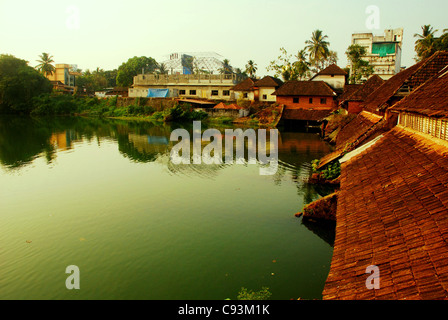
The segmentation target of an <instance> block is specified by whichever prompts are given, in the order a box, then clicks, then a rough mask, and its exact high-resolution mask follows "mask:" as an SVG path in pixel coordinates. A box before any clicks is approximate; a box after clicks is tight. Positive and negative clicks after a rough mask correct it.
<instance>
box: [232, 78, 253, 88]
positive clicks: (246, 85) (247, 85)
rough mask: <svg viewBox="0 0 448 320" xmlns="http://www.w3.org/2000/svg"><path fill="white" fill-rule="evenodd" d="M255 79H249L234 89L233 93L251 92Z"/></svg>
mask: <svg viewBox="0 0 448 320" xmlns="http://www.w3.org/2000/svg"><path fill="white" fill-rule="evenodd" d="M255 81H256V80H255V79H252V78H247V79H246V80H244V81H242V82H240V83H238V84H237V85H236V86H234V87H233V88H232V90H233V91H251V90H252V89H253V88H252V87H253V86H254V83H255Z"/></svg>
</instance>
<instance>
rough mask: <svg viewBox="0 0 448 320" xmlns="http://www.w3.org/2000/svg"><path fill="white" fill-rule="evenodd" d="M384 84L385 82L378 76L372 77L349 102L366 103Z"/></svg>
mask: <svg viewBox="0 0 448 320" xmlns="http://www.w3.org/2000/svg"><path fill="white" fill-rule="evenodd" d="M383 83H384V80H383V79H381V78H380V76H378V75H377V74H374V75H373V76H371V77H370V78H369V79H368V80H367V81H366V82H364V84H363V85H362V86H361V88H359V89H358V90H357V91H355V92H354V93H353V94H351V95H350V96H349V97H348V98H347V99H346V100H347V101H364V100H365V99H366V98H367V97H368V96H369V95H370V94H371V93H372V92H373V91H375V90H376V89H377V88H379V87H380V86H381V85H382V84H383Z"/></svg>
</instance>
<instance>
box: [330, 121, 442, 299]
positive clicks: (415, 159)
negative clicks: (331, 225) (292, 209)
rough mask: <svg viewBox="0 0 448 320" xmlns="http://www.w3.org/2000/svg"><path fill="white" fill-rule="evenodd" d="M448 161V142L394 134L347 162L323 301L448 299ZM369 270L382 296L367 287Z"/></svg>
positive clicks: (407, 131) (397, 131)
mask: <svg viewBox="0 0 448 320" xmlns="http://www.w3.org/2000/svg"><path fill="white" fill-rule="evenodd" d="M447 155H448V147H447V144H446V143H445V144H444V143H439V142H438V141H437V140H435V139H428V138H427V137H426V136H424V135H422V134H419V133H416V132H414V131H412V130H410V129H405V128H402V127H395V128H394V129H392V130H390V131H389V132H388V133H386V134H384V136H383V137H382V138H381V139H380V140H378V141H377V142H376V143H375V144H373V145H372V146H371V147H370V148H368V149H367V150H365V151H364V152H362V153H360V154H358V155H355V156H354V157H352V158H351V159H349V160H348V161H347V162H344V163H342V174H341V188H340V191H339V197H338V205H337V213H336V220H337V225H336V239H335V245H334V253H333V259H332V262H331V268H330V272H329V275H328V278H327V282H326V284H325V288H324V291H323V298H324V299H394V300H395V299H431V300H433V299H447V298H448V241H447V240H448V239H447V238H448V157H447ZM435 160H436V162H435ZM369 265H376V266H378V267H379V269H380V289H379V290H368V289H367V288H366V280H367V277H368V274H366V273H365V268H366V267H367V266H369Z"/></svg>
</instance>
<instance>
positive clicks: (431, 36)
mask: <svg viewBox="0 0 448 320" xmlns="http://www.w3.org/2000/svg"><path fill="white" fill-rule="evenodd" d="M437 31H438V30H434V28H433V27H431V25H430V24H427V25H424V26H422V33H421V34H418V33H416V34H414V38H417V40H416V41H415V52H416V53H417V58H416V60H417V61H420V60H424V59H426V58H428V57H430V56H431V55H432V54H434V53H435V52H436V51H437V40H436V37H435V33H436V32H437Z"/></svg>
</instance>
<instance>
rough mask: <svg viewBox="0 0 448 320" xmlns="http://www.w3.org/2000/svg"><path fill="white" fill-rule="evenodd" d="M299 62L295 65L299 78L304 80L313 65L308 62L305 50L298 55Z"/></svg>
mask: <svg viewBox="0 0 448 320" xmlns="http://www.w3.org/2000/svg"><path fill="white" fill-rule="evenodd" d="M296 58H297V61H296V62H295V63H294V67H295V71H296V74H297V78H298V79H299V80H302V79H303V78H305V77H306V76H307V75H308V74H309V71H310V66H311V63H310V62H309V61H308V54H307V52H306V50H305V49H302V50H300V51H299V52H298V53H297V55H296Z"/></svg>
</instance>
